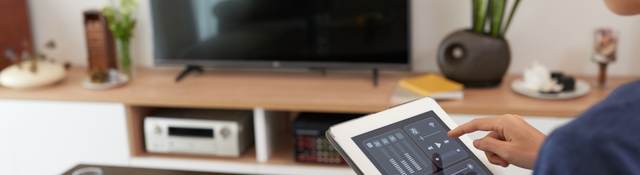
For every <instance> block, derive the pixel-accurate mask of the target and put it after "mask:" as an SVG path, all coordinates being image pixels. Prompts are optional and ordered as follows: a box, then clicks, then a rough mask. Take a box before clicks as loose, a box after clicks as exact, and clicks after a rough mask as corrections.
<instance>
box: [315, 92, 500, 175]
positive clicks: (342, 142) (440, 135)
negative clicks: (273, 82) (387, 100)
mask: <svg viewBox="0 0 640 175" xmlns="http://www.w3.org/2000/svg"><path fill="white" fill-rule="evenodd" d="M456 126H457V125H456V124H455V123H454V122H453V120H452V119H451V118H449V116H448V115H447V114H446V113H445V112H444V110H442V108H440V106H439V105H438V104H437V103H436V102H435V101H434V100H433V99H431V98H422V99H418V100H415V101H412V102H409V103H405V104H402V105H399V106H396V107H393V108H390V109H388V110H385V111H382V112H379V113H375V114H371V115H368V116H365V117H361V118H358V119H354V120H351V121H347V122H344V123H340V124H337V125H334V126H332V127H331V128H329V130H327V138H328V139H329V141H330V142H331V143H332V144H333V145H334V147H335V148H336V150H338V152H340V154H341V155H342V157H343V158H344V159H345V160H346V161H347V163H348V164H349V165H350V166H351V167H352V168H353V169H354V170H355V171H356V172H357V173H358V174H366V175H374V174H385V175H387V174H388V175H396V174H397V175H412V174H416V175H423V174H438V175H470V174H473V175H491V174H501V173H500V172H499V171H498V170H497V167H496V166H494V165H492V164H489V163H488V161H487V158H486V156H485V154H484V153H482V152H481V151H479V150H477V149H476V148H475V147H473V145H472V142H471V141H470V139H468V138H467V137H466V136H463V137H460V138H449V137H448V136H447V132H448V131H449V130H450V129H451V128H455V127H456Z"/></svg>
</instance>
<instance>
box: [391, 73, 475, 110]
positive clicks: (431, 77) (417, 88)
mask: <svg viewBox="0 0 640 175" xmlns="http://www.w3.org/2000/svg"><path fill="white" fill-rule="evenodd" d="M463 89H464V86H463V85H462V84H460V83H457V82H454V81H451V80H448V79H446V78H444V77H442V76H440V75H435V74H427V75H421V76H416V77H411V78H405V79H402V80H400V82H398V85H397V87H396V89H395V92H394V94H393V96H392V97H391V102H392V103H394V104H400V103H405V102H408V101H412V100H415V99H418V98H422V97H431V98H433V99H436V100H461V99H463V98H464V92H463Z"/></svg>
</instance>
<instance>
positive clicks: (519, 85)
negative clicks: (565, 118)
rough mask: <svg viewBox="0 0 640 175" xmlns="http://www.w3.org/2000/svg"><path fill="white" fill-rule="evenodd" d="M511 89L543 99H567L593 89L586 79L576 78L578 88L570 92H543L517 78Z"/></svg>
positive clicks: (580, 95) (585, 93) (583, 94)
mask: <svg viewBox="0 0 640 175" xmlns="http://www.w3.org/2000/svg"><path fill="white" fill-rule="evenodd" d="M511 89H512V90H513V91H514V92H516V93H518V94H521V95H524V96H527V97H531V98H535V99H543V100H567V99H574V98H578V97H582V96H585V95H587V94H589V92H590V91H591V86H589V83H587V82H586V81H584V80H580V79H576V89H575V90H573V91H569V92H560V93H555V94H550V93H542V92H540V91H537V90H532V89H529V88H527V87H525V86H524V80H522V79H517V80H514V81H513V82H511Z"/></svg>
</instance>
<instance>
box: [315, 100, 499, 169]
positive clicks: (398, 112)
mask: <svg viewBox="0 0 640 175" xmlns="http://www.w3.org/2000/svg"><path fill="white" fill-rule="evenodd" d="M429 111H433V112H434V113H435V114H436V115H437V116H438V117H439V118H440V120H442V122H444V123H445V124H446V125H447V126H448V127H449V128H451V129H453V128H456V127H457V126H458V125H457V124H456V123H455V122H454V121H453V119H451V117H449V115H447V113H446V112H444V110H443V109H442V108H441V107H440V105H438V103H436V101H435V100H433V99H431V98H428V97H425V98H421V99H418V100H415V101H412V102H409V103H405V104H402V105H399V106H395V107H393V108H390V109H387V110H384V111H382V112H378V113H375V114H371V115H368V116H365V117H361V118H358V119H354V120H351V121H348V122H344V123H341V124H338V125H334V126H332V127H331V128H329V130H328V132H327V133H328V135H329V137H331V139H332V141H334V142H335V144H337V145H338V146H339V147H340V149H341V152H342V154H347V156H348V158H349V159H350V160H347V161H351V162H350V163H351V164H353V165H352V166H354V165H355V166H356V167H353V168H354V169H358V170H359V171H361V173H364V174H366V175H374V174H375V175H378V174H381V172H380V171H378V168H376V167H375V166H374V165H373V163H372V162H371V161H370V160H369V159H368V158H367V156H366V155H365V153H364V152H363V151H362V150H361V149H360V148H359V147H358V146H357V145H356V143H355V142H354V141H353V139H352V138H353V137H355V136H358V135H361V134H364V133H367V132H369V131H373V130H376V129H378V128H382V127H385V126H387V125H390V124H393V123H396V122H399V121H402V120H405V119H408V118H411V117H415V116H418V115H420V114H423V113H426V112H429ZM460 140H461V141H462V143H464V145H465V146H466V147H467V148H468V149H469V150H471V152H472V153H473V154H474V155H475V156H476V157H478V159H479V160H480V161H481V162H482V164H484V165H485V166H486V167H487V168H488V169H489V171H491V172H492V173H493V174H495V175H502V172H501V171H500V170H498V168H499V167H498V166H495V165H493V164H490V163H489V161H488V160H487V157H486V156H485V154H484V153H483V152H482V151H480V150H478V149H476V148H475V147H474V146H473V142H471V139H469V138H468V137H467V136H462V137H460Z"/></svg>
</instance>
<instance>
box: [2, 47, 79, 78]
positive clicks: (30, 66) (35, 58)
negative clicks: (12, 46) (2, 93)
mask: <svg viewBox="0 0 640 175" xmlns="http://www.w3.org/2000/svg"><path fill="white" fill-rule="evenodd" d="M48 47H52V48H51V49H54V48H53V47H55V45H53V46H48ZM29 48H30V47H29V46H28V44H27V43H25V44H24V48H23V51H22V53H21V54H20V57H18V54H16V53H15V51H13V50H6V51H5V57H6V58H8V59H9V60H10V61H11V62H15V64H13V65H12V66H9V67H7V68H5V69H4V70H2V72H0V84H1V85H2V86H5V87H8V88H12V89H33V88H39V87H44V86H49V85H52V84H55V83H57V82H60V81H61V80H62V79H64V77H65V76H66V71H65V68H66V67H67V66H66V64H60V63H56V61H55V60H53V59H49V58H47V57H46V56H45V55H44V54H37V53H29V51H28V50H30V49H29Z"/></svg>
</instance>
